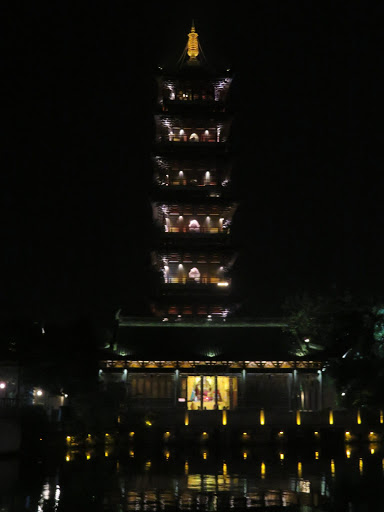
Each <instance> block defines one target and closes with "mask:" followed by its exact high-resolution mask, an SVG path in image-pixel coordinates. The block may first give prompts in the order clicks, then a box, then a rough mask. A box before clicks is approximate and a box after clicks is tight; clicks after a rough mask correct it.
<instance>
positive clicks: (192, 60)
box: [187, 20, 199, 64]
mask: <svg viewBox="0 0 384 512" xmlns="http://www.w3.org/2000/svg"><path fill="white" fill-rule="evenodd" d="M198 38H199V34H198V33H197V32H196V28H195V22H194V20H192V27H191V31H190V32H189V34H188V43H187V53H188V56H189V60H188V64H199V60H198V59H197V56H198V55H199V41H198Z"/></svg>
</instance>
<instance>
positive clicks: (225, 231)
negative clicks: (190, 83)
mask: <svg viewBox="0 0 384 512" xmlns="http://www.w3.org/2000/svg"><path fill="white" fill-rule="evenodd" d="M164 228H165V230H164V232H165V233H167V234H168V233H184V234H186V233H188V234H191V235H199V234H200V235H201V234H203V235H204V234H210V235H216V234H219V233H220V234H228V232H229V231H228V229H225V228H204V227H200V228H199V229H193V228H188V227H187V226H181V227H167V226H164Z"/></svg>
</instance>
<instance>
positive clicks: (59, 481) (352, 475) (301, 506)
mask: <svg viewBox="0 0 384 512" xmlns="http://www.w3.org/2000/svg"><path fill="white" fill-rule="evenodd" d="M371 449H372V448H371V445H368V446H367V445H364V446H362V447H359V446H357V445H355V444H353V445H351V446H348V445H345V446H341V447H340V449H339V451H338V452H337V451H335V453H329V452H327V454H325V455H324V454H323V451H325V448H324V449H323V448H322V450H321V452H320V451H317V452H315V457H314V456H313V454H314V451H313V447H311V448H309V449H308V451H307V452H305V451H302V452H300V460H298V458H297V457H298V455H297V453H296V451H295V450H292V449H291V448H290V447H289V445H288V446H287V447H286V449H284V454H283V453H282V452H281V448H280V449H279V447H276V449H275V450H273V449H270V450H267V449H265V450H264V451H262V450H260V447H253V446H250V447H248V448H247V457H249V461H247V462H245V461H244V458H243V455H244V449H243V448H241V447H239V449H238V453H232V452H231V453H226V458H225V459H224V458H223V457H220V456H219V455H218V454H216V453H215V452H214V451H210V454H209V459H208V458H207V459H204V458H202V457H201V455H202V454H204V453H206V456H207V457H208V455H207V454H208V451H207V450H206V449H203V450H202V451H201V452H200V451H196V452H194V453H190V452H187V453H185V454H184V455H187V456H188V458H184V456H182V457H181V458H180V451H179V450H178V449H177V448H172V456H170V453H171V452H170V451H169V450H168V448H163V449H160V450H158V452H155V451H153V452H151V453H150V457H151V458H150V459H149V451H148V452H145V453H144V452H140V450H137V453H136V454H135V458H132V456H131V453H130V451H129V448H127V450H126V452H124V453H121V452H119V454H118V457H119V458H117V453H116V452H117V450H116V447H115V448H114V450H113V452H110V454H109V456H108V457H107V458H105V456H104V455H105V453H104V452H105V448H104V447H101V448H100V450H99V451H97V450H95V449H94V448H92V450H87V449H84V450H76V451H73V452H71V451H69V452H67V455H68V456H69V457H70V460H69V463H66V462H65V460H66V459H65V457H63V456H61V463H60V464H61V468H60V470H59V473H58V474H57V476H56V477H54V478H53V477H50V478H48V479H47V478H46V479H44V480H42V481H41V484H40V486H39V489H38V491H37V492H36V495H35V497H33V496H27V497H26V498H24V503H25V504H26V506H27V510H28V512H48V511H57V512H59V511H60V510H61V509H63V510H75V509H76V506H77V505H78V502H77V501H76V500H78V499H80V498H81V499H83V498H82V496H86V499H88V500H89V501H88V503H86V504H84V505H82V509H83V510H90V511H91V510H94V508H92V504H93V503H95V504H98V506H99V508H97V510H99V509H100V510H101V509H103V510H108V511H110V512H127V511H133V510H136V511H139V512H141V511H143V512H144V511H152V512H158V511H165V512H167V511H169V512H174V511H175V510H179V511H184V510H185V511H187V510H189V511H191V512H192V511H194V510H199V511H201V512H205V511H208V510H211V511H212V510H213V511H223V510H232V511H233V512H240V511H243V510H245V509H247V510H255V511H256V510H261V509H265V510H268V509H269V508H272V507H274V508H275V509H276V508H279V507H280V508H281V509H283V507H287V508H288V507H292V510H294V511H295V512H299V511H303V510H305V511H306V512H324V511H325V510H329V508H327V507H329V503H330V500H331V499H334V497H333V496H334V493H335V492H337V490H338V489H339V492H340V493H341V494H342V498H343V500H344V502H345V503H347V502H349V503H351V507H352V508H351V510H357V508H356V505H355V504H354V503H355V502H354V499H355V498H354V496H355V495H357V493H356V487H357V486H358V485H360V489H363V490H364V488H365V487H366V483H365V482H367V480H366V479H367V478H368V476H369V478H371V477H372V471H373V470H375V471H376V474H377V478H379V479H380V480H379V481H380V482H381V483H382V478H383V473H384V450H383V447H382V446H381V445H377V446H376V445H375V448H374V450H375V453H374V454H373V455H370V450H371ZM347 451H349V455H347V456H346V454H347ZM88 453H89V454H91V458H90V459H89V461H87V454H88ZM282 455H283V458H282ZM282 460H284V463H283V464H282V463H281V461H282ZM255 465H256V468H257V467H258V468H260V472H259V473H258V472H257V471H256V472H255ZM336 466H337V471H336ZM267 467H268V471H267ZM63 475H64V476H65V478H64V476H63ZM97 475H98V476H97ZM80 478H81V480H80ZM71 481H72V482H73V483H72V485H73V488H72V489H71V488H68V487H66V486H68V485H69V484H68V482H71ZM343 482H346V483H347V484H346V483H343ZM341 483H343V485H344V486H345V485H349V487H346V488H345V487H340V484H341ZM380 485H381V484H379V485H378V489H380ZM74 490H75V493H74V492H73V491H74ZM79 490H81V495H80V494H79V492H80V491H79ZM348 492H349V495H348ZM71 493H73V498H72V496H71ZM75 494H77V496H75ZM378 495H379V492H378ZM68 496H71V499H73V500H74V501H72V506H71V503H69V504H68V502H67V501H66V502H65V503H64V502H63V497H64V498H65V500H68ZM380 499H381V500H382V501H381V503H383V497H382V496H380ZM92 500H93V501H92ZM383 505H384V504H383ZM100 507H101V508H100ZM371 509H372V510H384V506H383V507H381V508H380V507H373V508H372V507H371V508H370V510H371ZM6 510H7V509H6ZM10 510H12V512H13V509H10ZM95 510H96V509H95ZM341 511H342V512H344V510H342V509H340V512H341ZM345 512H347V511H345Z"/></svg>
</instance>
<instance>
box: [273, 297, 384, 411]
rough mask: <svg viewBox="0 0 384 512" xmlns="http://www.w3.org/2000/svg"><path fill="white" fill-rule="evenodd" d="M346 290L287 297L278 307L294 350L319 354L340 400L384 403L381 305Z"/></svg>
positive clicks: (343, 402)
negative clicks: (283, 315) (280, 308)
mask: <svg viewBox="0 0 384 512" xmlns="http://www.w3.org/2000/svg"><path fill="white" fill-rule="evenodd" d="M380 303H381V302H380V301H378V300H377V299H374V298H372V297H362V296H360V297H355V296H352V295H351V294H344V295H332V296H309V295H306V294H304V295H301V296H294V297H290V298H288V299H287V300H286V302H285V304H284V306H283V308H284V311H285V320H286V324H287V327H286V328H285V329H286V331H287V332H289V333H290V334H291V335H292V339H293V346H294V348H293V350H292V352H293V354H294V355H295V356H299V357H311V356H314V355H316V356H317V357H319V356H320V357H322V358H323V360H324V362H325V364H326V371H327V373H328V375H329V376H331V377H332V378H333V379H334V381H335V385H336V388H337V390H338V392H339V396H340V405H343V406H350V405H355V406H377V405H381V404H383V403H384V392H383V389H384V309H382V307H381V306H378V304H380Z"/></svg>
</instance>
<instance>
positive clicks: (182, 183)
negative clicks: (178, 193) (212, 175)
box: [159, 179, 222, 190]
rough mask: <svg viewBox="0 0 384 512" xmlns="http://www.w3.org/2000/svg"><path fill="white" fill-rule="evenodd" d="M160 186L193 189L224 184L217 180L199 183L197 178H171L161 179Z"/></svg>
mask: <svg viewBox="0 0 384 512" xmlns="http://www.w3.org/2000/svg"><path fill="white" fill-rule="evenodd" d="M159 186H161V187H183V188H185V189H186V188H190V189H193V190H196V189H197V188H201V187H203V188H214V187H219V186H220V187H221V186H222V185H221V184H220V185H219V184H218V183H217V181H210V182H209V183H198V182H197V180H193V179H192V180H179V179H175V180H172V179H171V180H169V181H160V180H159Z"/></svg>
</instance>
